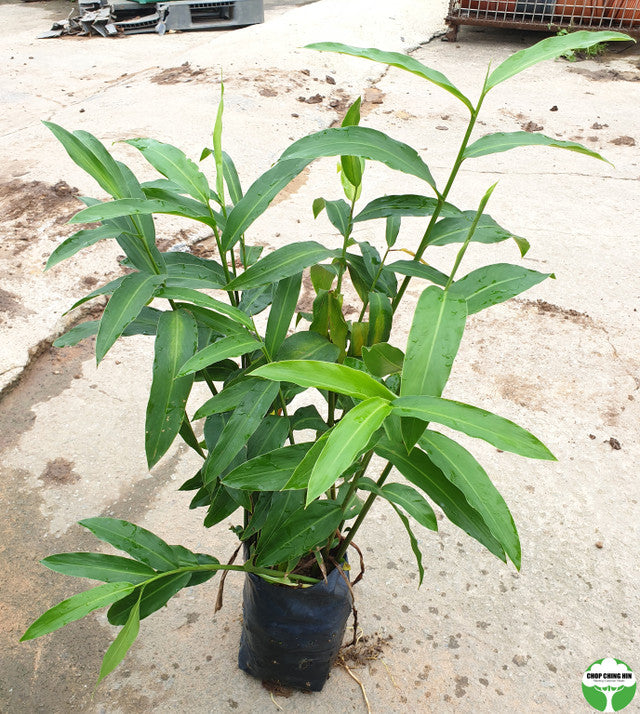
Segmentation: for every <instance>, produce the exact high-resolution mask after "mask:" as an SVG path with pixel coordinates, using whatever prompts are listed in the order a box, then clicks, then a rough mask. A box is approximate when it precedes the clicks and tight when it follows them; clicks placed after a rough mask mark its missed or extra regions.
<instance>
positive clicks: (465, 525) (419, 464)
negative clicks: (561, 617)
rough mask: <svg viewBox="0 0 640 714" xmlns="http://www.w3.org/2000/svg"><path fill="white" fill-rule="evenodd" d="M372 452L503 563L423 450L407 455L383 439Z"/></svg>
mask: <svg viewBox="0 0 640 714" xmlns="http://www.w3.org/2000/svg"><path fill="white" fill-rule="evenodd" d="M375 451H376V454H378V456H380V457H382V458H383V459H387V461H390V462H391V463H392V464H393V465H394V466H395V467H396V468H397V469H398V471H400V473H401V474H402V475H403V476H404V477H405V478H406V479H407V480H408V481H410V482H411V483H412V484H413V485H414V486H417V487H418V488H419V489H420V490H421V491H423V492H424V493H426V494H427V496H428V497H429V498H430V499H431V500H432V501H433V502H434V503H436V504H437V505H438V506H440V508H441V509H442V510H443V511H444V514H445V516H446V517H447V518H448V519H449V520H450V521H451V522H452V523H453V524H454V525H456V526H458V527H459V528H462V530H463V531H465V533H466V534H467V535H469V536H470V537H471V538H474V539H475V540H477V541H478V542H479V543H481V544H482V545H484V547H485V548H487V549H488V550H489V551H490V552H491V553H493V554H494V555H496V556H497V557H498V558H500V560H503V561H504V560H505V555H504V550H503V549H502V546H501V545H500V544H499V543H498V541H497V540H496V539H495V538H494V537H493V536H492V535H491V531H490V530H489V528H488V526H487V525H486V523H485V522H484V520H483V519H482V517H481V516H480V514H479V513H478V512H477V511H476V510H475V509H474V508H472V507H471V506H470V505H469V502H468V501H467V499H466V498H465V496H464V494H463V493H462V491H461V490H460V489H459V488H458V487H457V486H454V485H453V484H452V483H451V482H450V481H449V480H448V479H447V478H446V477H445V475H444V474H443V473H442V471H441V470H440V469H439V468H438V467H437V466H436V465H435V464H434V463H433V462H432V461H431V460H430V459H429V457H428V456H427V455H426V454H425V453H424V451H421V450H420V449H418V448H417V447H416V448H414V449H412V450H411V453H410V454H408V453H407V450H406V448H405V446H404V444H403V443H402V442H400V441H395V442H392V441H390V440H389V439H387V438H383V439H381V440H380V441H379V442H378V443H377V444H376V446H375Z"/></svg>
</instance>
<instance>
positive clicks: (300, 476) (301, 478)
mask: <svg viewBox="0 0 640 714" xmlns="http://www.w3.org/2000/svg"><path fill="white" fill-rule="evenodd" d="M334 428H335V427H334ZM331 431H332V429H329V430H328V431H326V432H325V433H324V434H323V435H322V436H321V437H320V438H318V439H316V441H315V443H314V444H313V446H312V447H311V448H310V449H309V451H307V453H306V454H305V456H304V458H303V459H302V461H300V463H299V464H298V465H297V466H296V468H295V469H294V471H293V473H292V474H291V478H290V479H289V480H288V481H287V483H286V484H285V485H284V486H283V487H282V490H297V489H303V488H307V486H308V485H309V479H310V478H311V473H312V472H313V468H314V466H315V465H316V461H317V460H318V456H320V454H321V453H322V450H323V449H324V446H325V444H326V443H327V439H328V438H329V434H330V433H331Z"/></svg>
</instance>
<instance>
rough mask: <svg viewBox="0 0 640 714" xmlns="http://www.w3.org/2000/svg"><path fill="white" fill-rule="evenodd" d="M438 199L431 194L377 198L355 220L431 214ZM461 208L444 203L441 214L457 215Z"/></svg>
mask: <svg viewBox="0 0 640 714" xmlns="http://www.w3.org/2000/svg"><path fill="white" fill-rule="evenodd" d="M437 205H438V201H437V199H435V198H431V197H429V196H417V195H415V194H401V195H394V196H381V197H380V198H375V199H374V200H373V201H371V202H370V203H367V205H366V206H365V207H364V208H363V209H362V210H361V211H360V213H358V215H357V216H355V217H354V219H353V222H354V223H359V222H361V221H370V220H372V219H374V218H389V217H391V216H395V217H402V216H431V215H433V212H434V211H435V210H436V207H437ZM459 213H460V210H459V209H458V208H456V207H455V206H453V205H452V204H450V203H446V202H445V203H443V204H442V208H441V209H440V215H441V216H456V215H458V214H459Z"/></svg>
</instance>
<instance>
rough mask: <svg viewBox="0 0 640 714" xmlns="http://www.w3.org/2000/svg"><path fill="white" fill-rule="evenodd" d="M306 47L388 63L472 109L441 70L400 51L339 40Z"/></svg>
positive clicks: (316, 43)
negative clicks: (390, 50) (355, 44)
mask: <svg viewBox="0 0 640 714" xmlns="http://www.w3.org/2000/svg"><path fill="white" fill-rule="evenodd" d="M306 47H307V49H310V50H320V51H321V52H339V53H340V54H344V55H351V56H352V57H362V58H363V59H368V60H372V61H373V62H381V63H382V64H389V65H391V66H392V67H397V68H398V69H403V70H405V71H407V72H411V73H412V74H416V75H418V77H422V79H426V80H427V81H428V82H432V83H433V84H435V85H436V86H438V87H440V88H441V89H444V90H445V91H447V92H449V94H452V95H453V96H454V97H456V98H457V99H459V100H460V101H461V102H462V103H463V104H464V105H465V106H466V107H467V108H468V109H469V110H470V111H472V110H473V105H472V104H471V102H470V101H469V100H468V99H467V98H466V97H465V96H464V94H462V92H461V91H460V90H459V89H458V88H457V87H456V86H455V85H454V84H452V82H451V81H450V80H448V79H447V78H446V77H445V76H444V74H442V72H438V70H435V69H431V67H427V66H426V65H424V64H422V62H419V61H418V60H417V59H414V58H413V57H409V56H408V55H403V54H402V53H401V52H387V51H384V50H378V49H375V48H373V47H354V46H352V45H343V44H342V43H340V42H315V43H314V44H311V45H307V46H306Z"/></svg>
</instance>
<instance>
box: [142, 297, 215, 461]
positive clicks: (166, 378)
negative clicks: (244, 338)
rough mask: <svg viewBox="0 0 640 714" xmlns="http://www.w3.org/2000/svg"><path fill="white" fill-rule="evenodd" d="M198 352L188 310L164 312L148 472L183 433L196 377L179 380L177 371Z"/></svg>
mask: <svg viewBox="0 0 640 714" xmlns="http://www.w3.org/2000/svg"><path fill="white" fill-rule="evenodd" d="M226 339H229V338H226ZM197 349H198V325H197V323H196V321H195V320H194V318H193V316H192V315H191V313H189V312H187V311H186V310H170V311H168V312H163V313H162V315H161V316H160V319H159V320H158V329H157V334H156V341H155V355H154V360H153V379H152V382H151V389H150V391H149V401H148V402H147V416H146V423H145V452H146V455H147V464H148V466H149V468H152V467H153V466H154V465H155V464H157V463H158V461H159V460H160V458H161V457H162V456H164V454H165V453H166V452H167V449H168V448H169V447H170V446H171V444H172V443H173V440H174V439H175V438H176V436H177V435H178V432H179V431H180V428H181V426H182V422H183V420H184V417H185V411H184V410H185V406H186V404H187V399H188V397H189V393H190V392H191V386H192V385H193V375H192V374H188V375H186V376H180V377H178V370H179V369H180V367H181V366H182V365H183V364H184V363H185V362H186V361H187V360H188V359H189V357H191V356H192V355H193V354H194V353H195V351H196V350H197Z"/></svg>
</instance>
